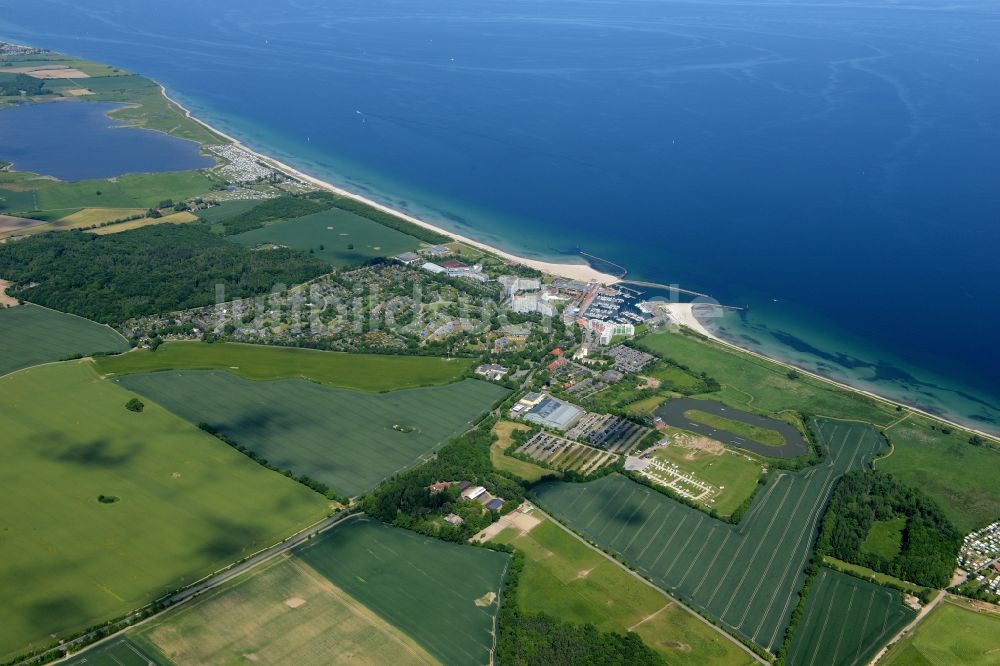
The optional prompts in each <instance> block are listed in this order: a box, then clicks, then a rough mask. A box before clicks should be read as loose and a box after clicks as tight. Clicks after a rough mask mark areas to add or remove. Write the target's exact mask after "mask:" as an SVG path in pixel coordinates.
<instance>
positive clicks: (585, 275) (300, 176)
mask: <svg viewBox="0 0 1000 666" xmlns="http://www.w3.org/2000/svg"><path fill="white" fill-rule="evenodd" d="M160 90H161V91H163V96H164V97H166V98H167V99H168V100H169V101H170V102H171V103H173V104H176V105H177V107H178V108H179V109H181V110H182V111H183V112H184V114H185V115H186V116H187V117H188V118H190V119H191V120H193V121H194V122H196V123H198V124H199V125H201V126H202V127H204V128H206V129H208V130H209V131H211V132H213V133H215V134H217V135H219V136H221V137H223V138H225V139H226V140H227V141H230V142H232V144H233V145H235V146H237V147H238V148H240V149H242V150H245V151H246V152H248V153H250V154H251V155H253V156H254V157H256V158H257V159H258V160H260V161H261V162H263V163H264V164H267V165H268V166H270V167H271V168H273V169H275V170H276V171H280V172H282V173H284V174H286V175H288V176H291V177H293V178H295V179H297V180H300V181H302V182H305V183H309V184H310V185H313V186H315V187H318V188H320V189H323V190H327V191H328V192H333V193H334V194H338V195H340V196H343V197H347V198H350V199H354V200H355V201H359V202H361V203H363V204H366V205H368V206H371V207H372V208H376V209H378V210H380V211H382V212H385V213H389V214H390V215H394V216H396V217H398V218H400V219H403V220H406V221H407V222H410V223H412V224H415V225H417V226H419V227H423V228H425V229H430V230H431V231H434V232H437V233H439V234H442V235H444V236H448V237H449V238H452V239H454V240H456V241H461V242H462V243H465V244H466V245H471V246H472V247H476V248H479V249H480V250H485V251H486V252H490V253H491V254H495V255H497V256H499V257H502V258H504V259H507V260H509V261H513V262H516V263H518V264H521V265H523V266H529V267H531V268H534V269H535V270H538V271H541V272H543V273H548V274H549V275H554V276H556V277H563V278H568V279H571V280H580V281H581V282H590V281H594V282H599V283H601V284H611V283H613V282H617V281H618V278H617V277H616V276H614V275H610V274H608V273H602V272H600V271H598V270H595V269H593V268H591V266H590V265H589V264H586V263H582V264H576V263H574V264H568V263H566V264H564V263H558V262H551V261H540V260H538V259H528V258H527V257H519V256H517V255H514V254H511V253H509V252H505V251H503V250H501V249H499V248H495V247H493V246H492V245H487V244H486V243H482V242H480V241H477V240H473V239H472V238H469V237H468V236H463V235H461V234H456V233H455V232H453V231H448V230H447V229H442V228H441V227H438V226H435V225H433V224H431V223H430V222H427V221H425V220H421V219H419V218H416V217H413V216H412V215H408V214H406V213H404V212H402V211H399V210H396V209H395V208H390V207H389V206H386V205H384V204H380V203H378V202H377V201H372V200H371V199H368V198H367V197H363V196H361V195H359V194H355V193H354V192H350V191H348V190H345V189H343V188H341V187H337V186H336V185H334V184H333V183H329V182H327V181H325V180H320V179H319V178H316V177H314V176H310V175H309V174H307V173H303V172H302V171H299V170H298V169H296V168H295V167H293V166H290V165H288V164H285V163H284V162H281V161H279V160H276V159H274V158H273V157H269V156H268V155H264V154H262V153H259V152H257V151H256V150H254V149H252V148H250V147H249V146H247V145H246V144H244V143H243V142H242V141H240V140H239V139H237V138H236V137H234V136H230V135H229V134H226V133H225V132H222V131H219V130H218V129H216V128H215V127H212V126H211V125H209V124H208V123H206V122H205V121H203V120H201V119H199V118H198V117H197V116H195V115H193V114H192V113H191V111H190V110H188V109H187V108H186V107H185V106H184V105H183V104H181V103H180V102H178V101H177V100H175V99H173V98H172V97H170V95H169V94H167V90H166V88H164V87H163V86H162V85H161V86H160Z"/></svg>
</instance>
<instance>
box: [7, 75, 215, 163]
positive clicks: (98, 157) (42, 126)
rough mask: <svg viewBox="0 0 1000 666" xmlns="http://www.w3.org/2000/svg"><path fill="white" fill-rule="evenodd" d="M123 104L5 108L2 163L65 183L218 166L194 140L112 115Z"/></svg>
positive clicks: (52, 104) (54, 104)
mask: <svg viewBox="0 0 1000 666" xmlns="http://www.w3.org/2000/svg"><path fill="white" fill-rule="evenodd" d="M83 85H86V84H85V83H84V84H83ZM120 106H121V105H120V104H107V103H93V102H82V101H81V102H61V101H60V102H53V103H49V104H30V105H23V106H17V107H12V108H7V109H4V110H2V111H0V159H3V160H5V161H7V162H13V163H14V168H15V169H17V170H18V171H32V172H34V173H40V174H45V175H47V176H55V177H56V178H58V179H60V180H86V179H89V178H111V177H114V176H121V175H123V174H128V173H149V172H154V171H183V170H185V169H200V168H203V167H208V166H212V164H213V163H214V162H213V160H212V159H211V158H209V157H204V156H202V155H201V154H200V148H199V146H198V144H197V143H195V142H194V141H188V140H186V139H178V138H176V137H172V136H170V135H169V134H164V133H162V132H150V131H148V130H142V129H134V128H130V127H125V126H123V125H122V123H119V122H116V121H114V120H112V119H111V118H110V117H108V115H107V114H108V112H109V111H113V110H115V109H117V108H119V107H120Z"/></svg>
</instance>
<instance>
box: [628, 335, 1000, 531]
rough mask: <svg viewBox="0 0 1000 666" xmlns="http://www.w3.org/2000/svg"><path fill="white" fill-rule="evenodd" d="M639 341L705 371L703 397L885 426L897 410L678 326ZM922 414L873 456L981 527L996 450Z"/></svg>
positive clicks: (966, 524) (962, 520)
mask: <svg viewBox="0 0 1000 666" xmlns="http://www.w3.org/2000/svg"><path fill="white" fill-rule="evenodd" d="M638 342H639V346H641V347H643V348H645V349H647V350H649V351H651V352H652V353H655V354H659V355H661V356H664V357H666V358H673V359H676V360H678V361H680V362H681V363H684V364H685V365H686V366H688V367H690V368H691V369H692V370H693V371H695V372H705V373H707V374H708V375H709V376H711V377H713V378H715V379H716V380H717V381H719V382H720V383H721V384H722V390H721V391H719V392H718V393H713V394H710V395H707V396H705V397H711V398H714V399H717V400H721V401H723V402H725V403H726V404H728V405H730V406H733V407H749V408H752V409H756V410H759V411H764V412H770V413H777V412H781V411H784V410H789V409H791V410H795V411H800V412H805V413H808V414H816V415H819V416H829V417H834V418H845V419H858V420H861V421H867V422H869V423H872V424H873V425H877V426H886V425H888V424H890V423H893V422H894V421H896V420H898V419H899V417H900V416H902V415H903V414H902V413H900V412H897V411H896V410H895V409H894V408H893V407H891V406H889V405H885V404H882V403H879V402H877V401H875V400H873V399H871V398H868V397H866V396H863V395H861V394H858V393H853V392H850V391H847V390H844V389H840V388H837V387H835V386H833V385H831V384H828V383H826V382H822V381H820V380H817V379H813V378H811V377H807V376H804V375H801V376H799V377H798V378H797V379H791V378H790V377H789V376H788V369H787V368H785V367H783V366H781V365H778V364H776V363H771V362H769V361H766V360H763V359H759V358H756V357H753V356H750V355H749V354H743V353H740V352H736V351H733V350H731V349H728V348H725V347H722V346H721V345H718V344H715V343H711V342H706V341H704V340H701V339H699V338H695V337H693V336H690V335H684V334H681V333H671V332H664V333H658V334H654V335H649V336H646V337H644V338H642V339H640V340H639V341H638ZM934 425H935V422H934V421H932V420H931V419H929V418H926V417H923V416H919V415H911V416H909V417H908V418H907V419H906V420H905V421H903V422H902V423H899V424H897V425H894V426H893V427H892V428H890V429H889V430H888V432H887V433H886V434H887V436H888V438H889V441H890V442H891V443H892V445H893V452H892V454H891V455H890V456H889V457H887V458H885V459H884V460H881V461H879V462H877V463H876V467H877V468H878V469H880V470H883V471H886V472H890V473H891V474H893V475H894V476H896V477H897V478H899V479H900V480H901V481H903V482H904V483H907V484H909V485H911V486H913V487H915V488H920V489H921V490H923V491H924V492H925V493H926V494H927V495H929V496H930V497H932V498H933V499H934V500H935V501H937V503H938V504H939V505H941V507H942V509H944V511H945V513H946V514H947V515H948V518H949V519H951V521H952V522H953V523H954V524H955V525H956V526H957V527H958V528H959V529H960V530H962V531H965V532H970V531H972V530H974V529H977V528H980V527H983V526H985V525H987V524H989V523H990V522H991V521H993V520H996V517H997V516H998V515H1000V484H997V483H996V475H995V474H994V473H993V472H992V470H995V469H996V468H997V465H1000V450H997V449H996V448H987V447H975V446H971V445H970V444H969V433H967V432H963V431H959V430H954V431H953V432H950V433H947V434H946V433H943V432H942V431H941V430H940V427H938V429H937V430H934V429H932V427H934Z"/></svg>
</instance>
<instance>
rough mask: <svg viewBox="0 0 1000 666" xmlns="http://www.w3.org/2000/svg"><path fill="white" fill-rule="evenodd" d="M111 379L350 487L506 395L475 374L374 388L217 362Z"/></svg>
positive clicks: (386, 471) (410, 460)
mask: <svg viewBox="0 0 1000 666" xmlns="http://www.w3.org/2000/svg"><path fill="white" fill-rule="evenodd" d="M157 353H159V352H157ZM115 381H116V382H117V383H119V384H121V385H122V386H124V387H126V388H128V389H129V390H132V391H135V392H136V393H139V394H141V395H143V396H145V397H147V398H149V399H150V400H153V401H155V402H157V403H159V404H161V405H163V406H164V407H166V408H167V409H169V410H171V411H172V412H174V413H175V414H178V415H180V416H181V417H183V418H186V419H187V420H188V421H190V422H192V423H199V424H200V423H205V424H208V426H210V427H211V428H213V429H214V430H215V431H217V432H219V433H221V434H222V435H225V436H226V437H227V438H229V439H231V440H233V441H235V442H236V443H237V444H240V445H242V446H245V447H246V448H248V449H250V450H252V451H253V452H254V453H256V454H257V455H258V456H259V457H261V458H264V459H267V460H268V461H269V463H270V464H271V465H274V466H276V467H278V468H279V469H282V470H291V471H292V472H294V473H295V475H296V476H299V475H302V474H305V475H307V476H309V477H311V478H313V479H315V480H317V481H319V482H321V483H324V484H326V485H328V486H329V487H331V488H332V489H334V490H335V491H336V492H338V493H340V494H342V495H351V496H353V495H357V494H359V493H361V492H364V491H366V490H370V489H371V488H373V487H374V486H375V485H376V484H378V483H379V482H380V481H382V480H383V479H385V478H386V477H388V476H391V475H392V474H395V473H397V472H399V471H401V470H402V469H404V468H407V467H410V466H412V465H414V464H416V463H417V462H418V461H419V460H420V459H422V458H423V457H424V456H426V455H427V454H429V453H431V452H432V451H433V450H434V449H436V448H437V447H438V446H440V445H442V444H444V443H445V442H446V441H447V440H448V439H449V438H451V437H454V436H455V435H458V434H459V433H461V432H462V431H464V430H466V429H467V428H468V427H469V426H470V425H472V423H474V422H475V421H476V420H478V418H479V417H480V416H482V414H483V413H484V412H486V411H487V410H489V409H490V408H491V407H492V405H493V404H494V403H495V402H497V401H499V400H500V399H501V398H503V397H504V396H506V395H507V390H506V389H504V388H502V387H499V386H496V385H494V384H489V383H487V382H483V381H478V380H474V379H466V380H463V381H461V382H458V383H453V384H448V385H445V386H431V387H424V388H415V389H404V390H400V391H392V392H389V393H380V394H374V395H373V394H370V393H362V392H360V391H349V390H344V389H337V388H330V387H327V386H320V385H318V384H315V383H312V382H307V381H303V380H299V379H283V380H275V381H253V380H246V379H242V378H240V377H238V376H236V375H234V374H231V373H229V372H221V371H202V370H186V371H171V372H153V373H147V374H134V375H126V376H124V377H120V378H118V379H116V380H115Z"/></svg>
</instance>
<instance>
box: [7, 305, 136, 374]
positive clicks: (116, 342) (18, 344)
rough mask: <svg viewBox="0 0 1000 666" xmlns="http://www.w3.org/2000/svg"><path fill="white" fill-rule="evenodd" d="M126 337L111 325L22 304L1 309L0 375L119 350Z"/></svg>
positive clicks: (125, 348)
mask: <svg viewBox="0 0 1000 666" xmlns="http://www.w3.org/2000/svg"><path fill="white" fill-rule="evenodd" d="M128 348H129V344H128V340H126V339H125V338H123V337H122V336H121V335H120V334H119V333H118V332H116V331H115V330H114V329H112V328H111V327H110V326H105V325H103V324H98V323H96V322H93V321H90V320H89V319H84V318H83V317H77V316H76V315H71V314H65V313H63V312H56V311H55V310H49V309H48V308H43V307H40V306H37V305H31V304H30V303H29V304H25V305H19V306H16V307H12V308H0V375H5V374H7V373H8V372H12V371H14V370H17V369H18V368H27V367H29V366H32V365H38V364H39V363H47V362H49V361H60V360H62V359H65V358H69V357H71V356H76V355H77V354H92V353H95V352H122V351H125V350H127V349H128Z"/></svg>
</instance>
